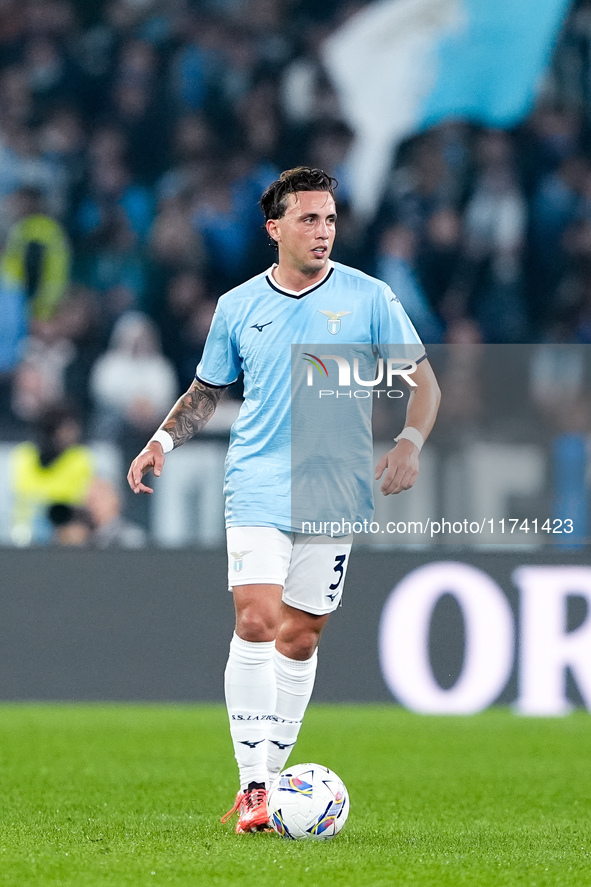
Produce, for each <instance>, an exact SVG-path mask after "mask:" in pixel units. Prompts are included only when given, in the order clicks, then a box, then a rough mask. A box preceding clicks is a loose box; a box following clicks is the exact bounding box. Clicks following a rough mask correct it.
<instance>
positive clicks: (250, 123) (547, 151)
mask: <svg viewBox="0 0 591 887" xmlns="http://www.w3.org/2000/svg"><path fill="white" fill-rule="evenodd" d="M364 5H365V4H364V3H363V2H351V3H347V2H340V0H326V2H324V3H323V4H317V3H312V2H311V0H283V2H277V0H105V2H98V0H97V2H95V3H93V4H89V3H86V2H84V0H0V438H1V439H4V440H22V439H23V438H24V437H25V438H26V437H31V436H34V435H35V434H37V433H39V434H40V433H41V431H42V428H43V423H44V422H45V421H46V420H47V415H48V411H49V412H51V410H53V409H54V408H55V407H56V406H61V407H63V408H66V409H67V410H68V411H70V413H71V414H72V415H76V417H77V421H79V422H80V425H81V428H82V433H83V434H84V435H86V436H87V438H89V439H93V440H101V439H102V440H108V441H111V442H118V443H122V444H125V445H126V446H128V447H129V448H130V449H131V450H133V449H134V448H135V447H136V444H137V443H139V442H141V443H142V444H143V442H145V439H146V437H147V435H148V434H149V433H151V432H152V431H153V429H154V428H155V427H156V426H157V425H158V424H159V423H160V422H161V420H162V418H163V416H164V415H165V414H166V412H167V410H168V408H169V407H170V405H171V404H172V402H173V401H174V400H175V398H176V396H178V394H180V393H181V392H182V391H183V390H185V389H186V388H187V387H188V385H189V384H190V382H191V380H192V378H193V375H194V370H195V366H196V364H197V363H198V361H199V359H200V356H201V351H202V348H203V343H204V340H205V336H206V334H207V330H208V327H209V323H210V321H211V316H212V313H213V310H214V307H215V302H216V299H217V298H218V296H219V295H221V293H222V292H224V291H225V290H226V289H228V288H229V287H231V286H233V285H235V284H237V283H239V282H240V281H242V280H244V279H246V278H247V277H249V276H251V275H253V274H256V273H258V272H259V271H261V270H264V269H265V268H266V267H268V266H269V265H270V264H271V263H272V261H273V259H274V254H273V251H272V249H271V248H270V246H269V245H268V243H267V239H266V238H265V236H264V234H263V230H262V217H261V215H260V211H259V208H258V198H259V196H260V194H261V192H262V190H263V189H264V188H265V187H266V185H267V184H268V183H269V182H270V181H272V180H273V179H274V178H276V177H277V175H278V174H279V173H280V171H281V170H282V169H285V168H288V167H291V166H295V165H298V164H307V165H312V166H320V167H322V168H324V169H325V170H326V171H327V172H329V173H330V174H332V175H334V176H336V177H337V178H338V179H339V182H340V184H339V188H338V191H337V198H338V206H339V234H338V238H337V244H336V247H335V251H334V253H333V257H334V258H335V259H336V260H339V261H343V262H345V263H347V264H351V265H355V266H357V267H359V268H361V269H362V270H364V271H366V272H368V273H370V274H375V275H377V276H379V277H380V278H382V279H384V280H386V281H387V282H388V283H389V284H390V285H391V286H392V288H393V289H394V291H395V292H396V293H397V294H398V296H399V298H400V299H401V301H402V303H403V305H405V307H406V309H407V311H408V313H409V314H410V316H411V318H412V319H413V321H414V322H415V325H416V326H417V328H418V331H419V333H420V334H421V336H422V337H423V339H424V340H425V341H426V342H428V343H445V342H451V343H454V342H459V343H470V342H474V343H476V342H490V343H521V342H540V343H543V342H561V343H589V342H591V159H590V158H591V153H590V148H591V138H590V137H591V126H590V124H591V0H580V2H575V3H573V7H572V10H571V12H570V14H569V17H568V19H567V21H566V23H565V26H564V28H563V31H562V34H561V37H560V40H559V42H558V45H557V47H556V49H555V53H554V60H553V65H552V70H551V72H550V74H549V76H548V77H547V80H546V83H545V84H544V87H543V90H542V94H541V97H540V99H539V101H538V104H537V105H536V107H535V108H533V109H532V113H531V115H530V116H529V117H528V119H527V120H525V121H524V122H523V124H522V125H520V126H519V127H517V128H516V129H515V130H514V131H510V132H505V131H499V130H494V131H492V130H487V129H484V128H482V127H479V126H478V125H476V124H474V123H469V122H448V123H445V124H443V125H441V126H439V127H437V128H435V129H433V130H431V131H429V132H427V133H423V134H420V135H417V136H415V137H413V138H412V139H409V140H408V141H407V142H406V143H405V144H404V145H403V146H402V147H401V149H400V151H399V152H398V153H397V156H396V157H394V158H393V161H392V168H391V172H390V174H389V176H388V178H387V181H385V182H384V188H383V193H382V198H381V201H380V203H379V206H378V207H377V208H376V212H375V214H374V217H373V218H371V219H369V220H368V219H364V220H360V219H358V218H356V217H355V215H354V213H353V212H352V209H351V206H350V203H349V195H350V188H349V183H348V180H347V171H346V165H345V159H346V156H347V152H348V150H349V148H350V145H351V141H352V133H351V132H350V130H349V128H348V127H347V124H346V122H345V121H344V119H343V116H342V113H341V110H340V107H339V101H338V97H337V95H336V94H335V92H334V90H333V89H332V88H331V84H330V82H329V80H328V78H327V76H326V74H325V72H324V69H323V65H322V44H323V40H324V38H325V37H326V36H327V35H328V34H329V33H331V32H332V31H333V30H334V29H335V28H337V27H338V26H339V25H340V24H341V23H342V22H344V21H345V20H346V19H347V18H348V17H349V16H350V15H351V14H352V13H354V12H355V11H356V10H358V9H360V8H361V7H363V6H364ZM232 393H234V394H236V395H237V396H239V394H240V391H239V387H237V388H236V390H235V391H234V392H232ZM62 516H63V515H62Z"/></svg>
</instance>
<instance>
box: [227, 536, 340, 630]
mask: <svg viewBox="0 0 591 887" xmlns="http://www.w3.org/2000/svg"><path fill="white" fill-rule="evenodd" d="M226 538H227V544H228V585H229V587H230V591H231V590H232V587H233V586H234V585H281V586H282V588H283V601H284V603H286V604H289V606H290V607H295V609H296V610H304V611H305V612H306V613H312V614H314V615H315V616H322V615H324V614H325V613H332V611H333V610H336V608H337V607H338V606H339V604H340V602H341V597H342V594H343V585H344V584H345V574H346V572H347V566H348V565H349V554H350V552H351V544H352V541H353V536H352V535H350V536H342V537H340V538H339V539H334V538H331V537H330V536H307V535H303V534H301V533H285V532H283V530H278V529H276V527H228V529H227V530H226Z"/></svg>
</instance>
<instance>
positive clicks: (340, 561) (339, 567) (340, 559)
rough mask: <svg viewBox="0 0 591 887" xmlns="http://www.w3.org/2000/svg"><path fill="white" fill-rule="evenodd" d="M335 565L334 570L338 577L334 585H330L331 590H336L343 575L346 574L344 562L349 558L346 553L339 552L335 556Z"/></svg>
mask: <svg viewBox="0 0 591 887" xmlns="http://www.w3.org/2000/svg"><path fill="white" fill-rule="evenodd" d="M334 560H335V565H334V567H333V569H334V572H335V573H336V574H337V575H338V579H336V580H335V581H334V582H333V583H332V585H329V586H328V587H329V588H330V590H331V591H336V590H337V588H338V587H339V585H340V584H341V582H342V581H343V576H344V575H345V569H344V564H345V561H346V560H347V555H346V554H337V556H336V557H335V559H334Z"/></svg>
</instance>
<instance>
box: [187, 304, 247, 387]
mask: <svg viewBox="0 0 591 887" xmlns="http://www.w3.org/2000/svg"><path fill="white" fill-rule="evenodd" d="M241 370H242V366H241V362H240V356H239V354H238V351H237V350H236V345H235V342H234V340H233V337H232V335H231V333H230V330H229V329H228V322H227V319H226V316H225V314H224V312H223V310H222V308H221V307H220V306H219V304H218V306H217V308H216V310H215V313H214V315H213V320H212V322H211V327H210V329H209V333H208V336H207V340H206V342H205V347H204V349H203V356H202V358H201V360H200V361H199V365H198V366H197V370H196V373H195V375H196V376H197V378H198V379H201V381H202V382H205V383H208V384H210V385H217V386H220V387H224V386H226V385H231V384H232V382H235V381H236V379H237V378H238V376H239V375H240V372H241Z"/></svg>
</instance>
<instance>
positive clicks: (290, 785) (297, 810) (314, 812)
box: [267, 764, 349, 841]
mask: <svg viewBox="0 0 591 887" xmlns="http://www.w3.org/2000/svg"><path fill="white" fill-rule="evenodd" d="M267 806H268V809H269V819H270V821H271V824H272V826H273V828H274V829H275V831H276V832H277V833H278V834H279V835H281V837H283V838H292V839H293V840H296V841H297V840H299V839H301V838H316V839H318V840H328V839H329V838H334V836H335V835H338V833H339V832H340V830H341V829H342V827H343V826H344V824H345V822H346V821H347V816H348V815H349V793H348V792H347V789H346V788H345V786H344V784H343V782H341V780H340V779H339V777H338V776H337V774H336V773H333V772H332V770H329V769H328V767H322V766H321V765H320V764H296V766H295V767H288V768H287V769H286V770H284V771H283V773H281V774H280V775H279V777H278V779H276V781H275V782H274V783H273V785H272V786H271V790H270V791H269V797H268V800H267Z"/></svg>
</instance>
